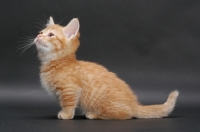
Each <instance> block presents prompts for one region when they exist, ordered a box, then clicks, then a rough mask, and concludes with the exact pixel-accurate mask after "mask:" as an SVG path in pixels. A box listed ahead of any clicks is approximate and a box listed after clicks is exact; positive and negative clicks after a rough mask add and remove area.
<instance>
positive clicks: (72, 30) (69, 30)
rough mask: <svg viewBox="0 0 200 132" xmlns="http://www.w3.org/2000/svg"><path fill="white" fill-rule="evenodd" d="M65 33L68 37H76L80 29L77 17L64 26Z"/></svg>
mask: <svg viewBox="0 0 200 132" xmlns="http://www.w3.org/2000/svg"><path fill="white" fill-rule="evenodd" d="M63 31H64V34H65V36H66V37H67V38H68V39H73V38H74V37H76V35H77V34H78V31H79V21H78V19H77V18H74V19H72V20H71V21H70V22H69V24H68V25H67V26H65V27H64V28H63Z"/></svg>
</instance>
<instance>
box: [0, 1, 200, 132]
mask: <svg viewBox="0 0 200 132" xmlns="http://www.w3.org/2000/svg"><path fill="white" fill-rule="evenodd" d="M199 14H200V1H199V0H190V1H189V0H126V1H122V0H109V1H106V0H102V1H101V0H95V1H94V0H87V1H78V0H43V1H39V0H32V1H27V0H15V1H12V2H11V1H6V0H3V1H1V4H0V18H1V19H0V42H1V44H0V112H1V115H0V116H1V117H2V118H0V121H1V122H0V129H1V128H2V129H1V130H4V131H9V130H10V129H11V128H10V127H9V125H8V124H9V123H10V122H11V124H12V125H11V126H15V127H16V128H18V129H15V127H13V129H14V130H19V131H22V130H23V131H25V130H26V129H30V128H32V127H34V126H30V124H31V123H33V122H31V121H32V120H35V123H36V126H38V125H39V124H38V125H37V123H38V122H37V120H39V119H46V120H48V119H51V117H52V120H53V119H54V118H55V117H54V116H55V115H56V113H57V111H58V110H59V106H58V104H57V103H56V100H55V99H54V98H53V97H51V96H49V95H48V94H47V93H46V92H45V91H44V90H43V89H42V88H41V86H40V81H39V66H40V63H39V61H38V59H37V53H36V52H35V47H34V46H33V47H31V48H30V49H28V50H26V51H25V52H24V53H23V54H21V52H22V50H18V49H19V47H20V45H23V44H26V42H24V40H25V39H26V38H28V37H31V38H34V37H35V36H36V35H37V33H38V32H39V30H40V29H41V25H42V24H43V25H44V24H45V23H46V20H47V18H49V16H50V15H52V16H53V17H54V20H55V22H56V23H60V24H61V25H66V24H67V23H68V22H69V21H70V20H71V19H72V18H74V17H77V18H79V20H80V24H81V25H80V33H81V37H80V41H81V46H80V48H79V50H78V52H77V58H78V59H80V60H87V61H93V62H96V63H98V64H101V65H104V66H105V67H107V68H108V69H109V70H110V71H113V72H115V73H117V74H118V76H119V77H120V78H122V79H123V80H125V81H126V82H127V83H128V84H129V85H130V86H131V87H132V88H133V90H134V91H135V92H136V94H137V95H138V97H139V100H140V102H141V103H142V104H152V103H163V102H164V101H165V100H166V98H167V96H168V94H169V92H171V91H172V90H174V89H177V90H179V91H180V97H179V98H178V102H177V108H176V109H175V112H174V113H173V115H172V116H181V117H182V116H183V117H184V116H186V115H187V116H190V115H192V114H194V113H195V110H196V113H197V115H195V114H194V117H198V116H199V114H198V112H197V110H199V108H198V106H199V100H200V97H199V93H200V89H199V86H200V74H199V73H200V68H199V67H200V60H199V58H200V52H199V49H200V37H199V36H200V15H199ZM39 28H40V29H39ZM188 109H189V110H188ZM187 110H188V111H187ZM79 114H80V113H79V112H77V115H79ZM34 115H37V116H34ZM8 117H9V118H8ZM13 117H14V118H15V119H16V120H14V121H13V122H12V119H13ZM28 117H29V118H28ZM30 117H33V118H30ZM36 117H37V120H36ZM5 119H7V120H5ZM17 119H18V120H17ZM25 119H26V120H25ZM6 121H7V122H6ZM20 121H21V122H23V123H24V122H26V123H27V124H26V125H24V127H21V128H19V127H17V126H21V125H20V124H18V125H17V124H16V122H18V123H19V122H20ZM53 121H57V120H56V119H54V120H53ZM53 121H52V122H53ZM152 122H154V120H153V121H152ZM159 122H160V121H159ZM57 123H58V124H57V129H59V130H65V127H67V126H65V127H64V128H63V127H62V124H59V122H57ZM62 123H63V122H62ZM68 123H69V122H68ZM74 123H75V125H76V122H74ZM90 123H91V122H90ZM126 123H127V122H126ZM170 123H171V120H170ZM2 124H3V125H2ZM66 124H67V123H66ZM155 124H157V122H156V123H155ZM172 124H173V123H172ZM177 124H178V123H177ZM182 124H184V123H182ZM191 124H193V125H196V124H195V123H191ZM59 125H61V126H59ZM73 125H74V124H73ZM93 125H94V126H95V124H93ZM179 125H180V124H179ZM25 126H27V128H26V127H25ZM28 126H29V127H28ZM39 126H40V125H39ZM42 126H43V127H44V126H45V123H44V124H43V125H42ZM111 126H112V122H111ZM117 126H118V125H117ZM122 126H123V125H122ZM137 126H138V125H137ZM151 126H152V125H151ZM151 126H149V129H147V130H149V131H150V130H154V129H153V128H154V127H155V130H157V129H156V128H158V127H157V126H152V127H153V128H151ZM161 126H162V125H161ZM164 126H165V125H164ZM183 126H184V125H183ZM52 127H53V126H52ZM9 128H10V129H9ZM47 128H48V127H47ZM86 128H87V127H86ZM192 128H195V127H194V126H193V127H192ZM196 128H197V127H196ZM88 129H89V128H88ZM121 129H123V128H119V130H121ZM180 129H181V125H180ZM197 129H198V130H199V128H197ZM31 130H32V131H34V129H31ZM39 130H44V131H45V130H46V129H42V128H41V129H39ZM49 130H53V129H49ZM80 130H82V128H81V129H80ZM113 130H114V129H113ZM128 130H133V129H132V127H130V129H128ZM136 130H141V129H140V128H138V129H136ZM158 130H159V129H158ZM160 130H162V131H163V130H165V127H161V129H160ZM171 130H174V131H175V130H179V129H178V128H176V127H175V128H172V129H171ZM183 130H186V129H183ZM10 131H12V130H10ZM109 131H111V130H109Z"/></svg>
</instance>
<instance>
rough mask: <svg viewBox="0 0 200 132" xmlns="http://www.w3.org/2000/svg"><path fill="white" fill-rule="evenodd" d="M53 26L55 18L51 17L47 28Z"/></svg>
mask: <svg viewBox="0 0 200 132" xmlns="http://www.w3.org/2000/svg"><path fill="white" fill-rule="evenodd" d="M51 25H54V21H53V18H52V17H51V16H50V18H49V20H48V21H47V24H46V26H47V27H48V26H51Z"/></svg>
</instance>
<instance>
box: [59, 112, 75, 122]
mask: <svg viewBox="0 0 200 132" xmlns="http://www.w3.org/2000/svg"><path fill="white" fill-rule="evenodd" d="M73 117H74V114H68V113H66V112H64V111H60V112H59V113H58V119H63V120H64V119H73Z"/></svg>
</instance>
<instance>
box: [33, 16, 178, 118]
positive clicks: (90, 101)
mask: <svg viewBox="0 0 200 132" xmlns="http://www.w3.org/2000/svg"><path fill="white" fill-rule="evenodd" d="M78 30H79V21H78V19H73V20H72V21H71V22H70V23H69V24H68V25H67V26H65V27H62V26H60V25H56V24H54V22H53V19H52V18H50V20H49V22H48V24H47V27H46V28H45V29H44V30H42V32H41V33H40V34H39V35H38V36H37V37H36V39H35V44H36V46H37V48H38V56H39V58H40V60H41V73H40V77H41V83H42V85H43V87H44V88H45V89H46V90H47V91H49V92H50V93H52V94H54V95H55V96H57V97H58V99H59V102H60V106H61V108H62V110H61V111H60V112H59V113H58V118H59V119H72V118H73V117H74V111H75V108H76V107H80V108H81V110H82V111H83V113H84V114H85V115H86V117H87V118H89V119H131V118H133V117H136V118H162V117H165V116H168V115H169V114H170V112H171V111H172V110H173V108H174V106H175V102H176V98H177V96H178V91H174V92H172V93H171V94H170V95H169V97H168V100H167V102H166V103H164V104H161V105H150V106H142V105H140V104H139V103H138V100H137V96H136V95H135V94H134V92H133V91H132V90H131V88H130V87H129V86H128V85H127V84H126V83H125V82H124V81H122V80H121V79H119V78H118V77H117V75H115V74H114V73H112V72H109V71H108V70H107V69H106V68H104V67H103V66H100V65H98V64H95V63H92V62H86V61H78V60H76V56H75V52H76V50H77V48H78V46H79V31H78ZM50 33H51V34H50ZM52 34H53V35H52ZM51 35H52V36H51Z"/></svg>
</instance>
